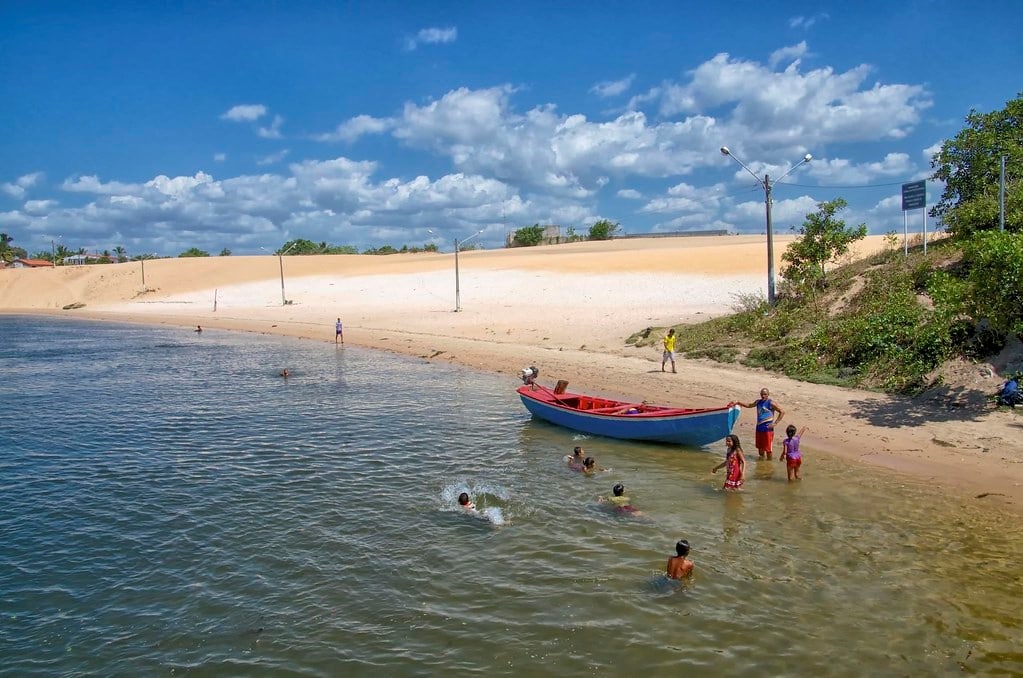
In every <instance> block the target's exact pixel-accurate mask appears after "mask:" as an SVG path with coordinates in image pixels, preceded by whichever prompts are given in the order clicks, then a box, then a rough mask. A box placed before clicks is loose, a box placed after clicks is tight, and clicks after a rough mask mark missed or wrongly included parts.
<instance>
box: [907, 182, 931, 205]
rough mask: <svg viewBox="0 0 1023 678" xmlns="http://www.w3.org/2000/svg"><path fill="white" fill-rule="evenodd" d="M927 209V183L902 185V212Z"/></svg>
mask: <svg viewBox="0 0 1023 678" xmlns="http://www.w3.org/2000/svg"><path fill="white" fill-rule="evenodd" d="M925 207H927V182H926V181H914V182H912V183H909V184H902V211H903V212H905V211H906V210H922V209H924V208H925Z"/></svg>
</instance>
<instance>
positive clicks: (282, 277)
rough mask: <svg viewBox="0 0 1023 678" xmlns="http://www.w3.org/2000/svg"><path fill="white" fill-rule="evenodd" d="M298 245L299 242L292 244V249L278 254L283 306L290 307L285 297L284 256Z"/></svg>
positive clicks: (264, 249)
mask: <svg viewBox="0 0 1023 678" xmlns="http://www.w3.org/2000/svg"><path fill="white" fill-rule="evenodd" d="M297 244H298V242H293V243H292V244H291V247H289V248H288V249H286V250H284V251H283V252H280V251H278V252H277V260H278V261H279V262H280V264H281V306H287V305H288V299H287V297H285V296H284V255H285V254H287V253H288V252H290V251H291V250H293V249H294V248H295V245H297ZM259 249H261V250H263V251H264V252H269V251H270V250H268V249H267V248H265V247H260V248H259Z"/></svg>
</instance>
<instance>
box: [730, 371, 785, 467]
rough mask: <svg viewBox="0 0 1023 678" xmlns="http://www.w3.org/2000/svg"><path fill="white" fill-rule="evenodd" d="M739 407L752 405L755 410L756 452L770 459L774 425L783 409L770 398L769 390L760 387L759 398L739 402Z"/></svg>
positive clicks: (772, 451) (781, 415) (782, 413)
mask: <svg viewBox="0 0 1023 678" xmlns="http://www.w3.org/2000/svg"><path fill="white" fill-rule="evenodd" d="M736 405H738V406H739V407H754V408H756V410H757V428H756V434H755V435H756V437H755V442H756V445H757V453H758V454H759V455H760V458H761V459H763V458H764V457H765V456H766V457H767V458H768V459H771V455H772V454H774V427H775V426H777V425H778V424H780V423H781V418H782V417H784V416H785V411H784V410H782V409H781V408H780V407H778V405H777V403H775V402H774V401H773V400H771V392H770V391H769V390H767V389H766V388H762V389H760V399H759V400H754V401H753V402H751V403H740V402H737V403H736Z"/></svg>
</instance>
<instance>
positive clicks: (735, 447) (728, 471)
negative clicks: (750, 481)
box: [710, 434, 746, 490]
mask: <svg viewBox="0 0 1023 678" xmlns="http://www.w3.org/2000/svg"><path fill="white" fill-rule="evenodd" d="M725 450H726V451H725V460H724V461H723V462H721V463H720V464H718V465H717V466H715V467H714V468H712V469H711V470H710V472H711V473H717V472H718V470H719V469H721V468H724V469H725V485H724V488H723V489H726V490H738V489H739V488H740V487H742V483H743V482H744V480H745V478H746V457H744V456H743V455H742V443H740V442H739V436H737V435H732V434H729V435H727V436H725Z"/></svg>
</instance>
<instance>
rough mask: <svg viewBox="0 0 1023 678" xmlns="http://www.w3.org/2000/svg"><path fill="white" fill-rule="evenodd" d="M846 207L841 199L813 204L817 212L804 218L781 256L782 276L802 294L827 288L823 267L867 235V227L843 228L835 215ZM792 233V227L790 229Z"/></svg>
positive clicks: (844, 226) (862, 225)
mask: <svg viewBox="0 0 1023 678" xmlns="http://www.w3.org/2000/svg"><path fill="white" fill-rule="evenodd" d="M847 206H848V203H846V201H845V200H843V199H842V198H835V199H834V200H831V201H827V202H819V203H817V211H816V212H811V213H810V214H807V215H806V220H805V221H804V222H803V225H802V226H800V227H799V229H798V232H799V235H800V237H799V238H797V239H796V240H795V241H793V242H792V244H791V245H789V246H788V249H786V250H785V253H784V254H782V255H781V259H782V261H783V262H785V263H786V264H787V266H786V267H785V268H784V269H783V270H782V276H784V277H785V279H786V280H787V281H789V282H790V283H792V284H793V285H795V286H797V287H798V288H802V289H806V290H811V291H812V290H814V289H817V288H823V287H827V277H826V276H827V272H826V270H825V265H826V264H828V263H831V262H834V261H836V260H837V259H838V258H839V257H841V256H844V255H845V254H846V253H847V252H848V251H849V246H850V245H851V244H852V243H854V242H856V241H857V240H862V239H863V238H864V237H866V235H867V225H866V224H860V225H859V226H856V227H846V225H845V222H844V221H843V220H841V219H837V218H836V217H835V215H836V214H837V213H838V212H841V211H842V210H844V209H845V208H846V207H847ZM793 229H795V227H793Z"/></svg>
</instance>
